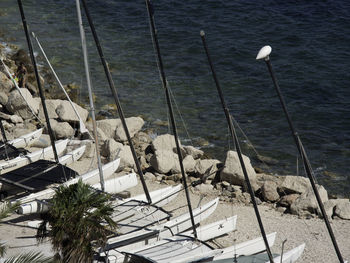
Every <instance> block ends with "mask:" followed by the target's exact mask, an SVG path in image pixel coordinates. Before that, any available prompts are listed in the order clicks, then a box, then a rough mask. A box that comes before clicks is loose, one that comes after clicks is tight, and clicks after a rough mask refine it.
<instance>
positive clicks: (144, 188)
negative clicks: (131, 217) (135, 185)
mask: <svg viewBox="0 0 350 263" xmlns="http://www.w3.org/2000/svg"><path fill="white" fill-rule="evenodd" d="M81 1H82V3H83V8H84V10H85V14H86V18H87V20H88V22H89V26H90V29H91V32H92V35H93V37H94V40H95V44H96V48H97V50H98V53H99V56H100V59H101V62H102V65H103V69H104V71H105V74H106V77H107V80H108V84H109V87H110V89H111V92H112V94H113V98H114V100H115V103H116V105H117V109H118V113H119V117H120V120H121V122H122V125H123V128H124V132H125V135H126V137H127V139H128V142H129V146H130V150H131V153H132V156H133V158H134V161H135V165H136V168H137V172H138V174H139V176H140V180H141V183H142V187H143V190H144V192H145V195H146V198H147V201H148V203H149V204H151V203H152V200H151V196H150V195H149V192H148V189H147V185H146V182H145V178H144V176H143V173H142V169H141V166H140V163H139V160H138V159H137V156H136V152H135V149H134V145H133V143H132V141H131V137H130V133H129V130H128V126H127V125H126V121H125V117H124V112H123V109H122V106H121V105H120V101H119V98H118V93H117V89H116V88H115V85H114V82H113V79H112V76H111V72H110V71H109V68H108V65H107V62H106V59H105V58H104V54H103V51H102V47H101V44H100V41H99V39H98V36H97V33H96V30H95V26H94V24H93V22H92V19H91V16H90V13H89V9H88V7H87V4H86V1H85V0H81Z"/></svg>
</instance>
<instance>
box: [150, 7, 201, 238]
mask: <svg viewBox="0 0 350 263" xmlns="http://www.w3.org/2000/svg"><path fill="white" fill-rule="evenodd" d="M146 6H147V11H148V15H149V21H150V26H151V35H152V37H153V42H154V45H155V49H156V52H157V58H158V65H159V70H160V76H161V81H162V84H163V88H164V91H165V95H166V101H167V105H168V110H169V114H170V120H171V126H172V129H173V133H174V138H175V144H176V150H177V154H178V157H179V162H180V169H181V174H182V183H183V185H184V189H185V193H186V200H187V205H188V209H189V213H190V216H191V223H192V229H193V234H194V237H195V238H197V231H196V226H195V223H194V217H193V212H192V205H191V200H190V195H189V192H188V187H187V181H186V174H185V169H184V166H183V158H182V154H181V149H180V144H179V138H178V135H177V131H176V124H175V118H174V113H173V108H172V105H171V101H170V94H169V90H168V85H167V81H166V77H165V72H164V67H163V62H162V57H161V54H160V48H159V43H158V38H157V33H156V29H155V24H154V18H153V13H154V12H153V8H152V4H151V1H150V0H146Z"/></svg>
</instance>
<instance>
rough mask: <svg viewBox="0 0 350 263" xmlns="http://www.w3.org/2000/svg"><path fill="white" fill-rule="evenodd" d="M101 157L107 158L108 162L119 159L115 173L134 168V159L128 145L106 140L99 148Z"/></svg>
mask: <svg viewBox="0 0 350 263" xmlns="http://www.w3.org/2000/svg"><path fill="white" fill-rule="evenodd" d="M101 155H102V156H104V157H107V158H108V159H109V160H110V161H112V160H115V159H116V158H117V157H119V158H120V164H119V167H118V170H117V171H121V170H123V169H124V168H127V167H129V168H135V162H134V158H133V156H132V153H131V149H130V147H129V146H128V145H123V144H122V143H120V142H116V141H115V140H114V139H107V140H106V141H105V142H104V144H103V146H102V147H101Z"/></svg>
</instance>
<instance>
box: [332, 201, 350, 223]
mask: <svg viewBox="0 0 350 263" xmlns="http://www.w3.org/2000/svg"><path fill="white" fill-rule="evenodd" d="M334 215H335V216H338V217H340V218H341V219H347V220H350V202H349V200H348V202H340V203H338V204H337V205H336V206H335V210H334Z"/></svg>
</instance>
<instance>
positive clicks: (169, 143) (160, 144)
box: [152, 134, 181, 152]
mask: <svg viewBox="0 0 350 263" xmlns="http://www.w3.org/2000/svg"><path fill="white" fill-rule="evenodd" d="M180 146H181V143H180ZM152 148H153V151H154V152H156V151H159V150H161V151H172V152H176V143H175V139H174V136H173V135H170V134H163V135H159V136H157V137H156V138H155V139H154V140H153V142H152Z"/></svg>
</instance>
